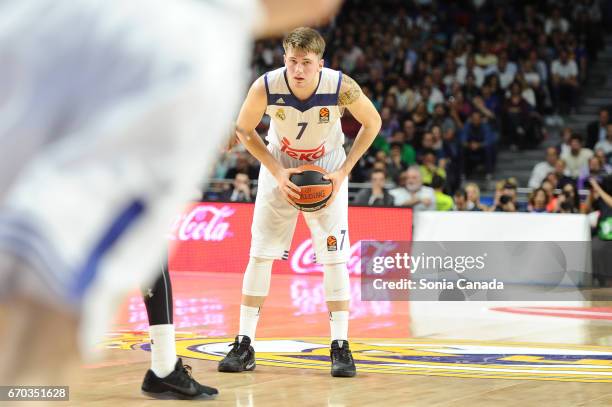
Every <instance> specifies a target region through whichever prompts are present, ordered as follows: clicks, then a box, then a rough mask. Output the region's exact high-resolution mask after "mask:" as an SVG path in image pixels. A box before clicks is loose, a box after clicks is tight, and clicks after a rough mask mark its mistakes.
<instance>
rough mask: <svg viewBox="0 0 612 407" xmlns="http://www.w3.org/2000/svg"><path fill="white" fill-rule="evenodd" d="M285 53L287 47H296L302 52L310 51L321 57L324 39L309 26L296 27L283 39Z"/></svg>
mask: <svg viewBox="0 0 612 407" xmlns="http://www.w3.org/2000/svg"><path fill="white" fill-rule="evenodd" d="M283 48H284V49H285V53H287V52H288V51H289V49H296V50H300V51H304V52H312V53H314V54H316V55H317V56H318V57H319V58H323V53H324V52H325V40H324V39H323V37H322V36H321V34H319V32H318V31H317V30H313V29H312V28H310V27H298V28H296V29H295V30H293V31H291V32H290V33H289V34H287V36H286V37H285V39H284V40H283Z"/></svg>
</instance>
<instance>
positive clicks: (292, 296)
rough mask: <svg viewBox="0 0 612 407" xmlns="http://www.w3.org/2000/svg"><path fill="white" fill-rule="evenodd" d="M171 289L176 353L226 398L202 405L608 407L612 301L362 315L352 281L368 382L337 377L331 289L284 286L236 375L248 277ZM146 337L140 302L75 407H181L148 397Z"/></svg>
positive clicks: (355, 335)
mask: <svg viewBox="0 0 612 407" xmlns="http://www.w3.org/2000/svg"><path fill="white" fill-rule="evenodd" d="M172 280H173V287H174V302H175V324H176V329H177V332H178V341H177V351H178V354H179V355H180V356H182V357H184V361H185V362H186V363H187V364H189V365H191V366H192V367H193V374H194V376H195V377H196V378H197V379H198V380H200V381H201V382H202V383H204V384H207V385H211V386H214V387H217V388H218V389H219V391H220V394H219V396H218V397H217V398H216V399H215V400H210V401H202V403H206V405H210V406H237V407H251V406H272V407H274V406H333V407H344V406H379V405H380V406H386V407H388V406H517V405H519V406H612V303H610V302H603V301H595V302H572V303H568V302H565V303H550V302H548V303H539V304H538V303H528V302H515V303H486V302H461V303H460V302H437V303H434V302H410V303H408V302H362V301H361V300H360V298H359V279H353V280H352V281H351V284H352V289H353V292H354V298H353V299H352V311H351V324H350V328H349V336H350V338H349V339H350V341H351V347H352V349H353V354H354V357H355V359H356V362H357V368H358V375H357V376H356V377H355V378H332V377H331V376H330V374H329V360H328V359H327V358H328V350H327V349H328V348H327V347H328V343H329V340H328V332H329V323H328V319H327V314H326V311H325V302H324V299H323V286H322V279H321V276H287V275H274V276H273V279H272V287H271V291H270V296H269V297H268V300H267V303H266V304H265V307H264V308H263V309H262V314H261V317H260V320H259V327H258V332H257V344H256V351H257V358H258V360H257V363H258V365H257V368H256V370H255V371H254V372H249V373H241V374H227V373H219V372H217V370H216V367H217V360H219V359H220V358H221V357H222V355H223V353H224V352H226V351H227V350H228V347H227V345H228V344H229V343H230V342H231V341H232V340H233V336H234V335H235V334H236V331H237V328H238V312H239V300H240V287H241V281H242V275H241V274H237V273H174V274H173V275H172ZM600 294H602V295H607V297H608V298H609V297H610V295H612V292H610V291H608V292H605V291H603V292H601V293H600ZM146 330H147V319H146V313H145V308H144V305H143V304H142V300H141V299H140V296H139V293H138V292H134V295H133V296H132V297H131V298H130V299H129V300H128V301H127V302H126V303H125V304H124V306H123V307H122V308H121V312H120V313H119V315H118V317H117V321H116V324H115V325H114V327H113V330H112V332H109V335H108V338H107V340H106V341H105V343H103V344H101V346H102V347H105V348H107V358H106V359H105V360H104V361H103V362H100V363H97V364H92V365H87V366H84V367H83V371H82V374H81V375H80V381H79V383H78V384H77V385H75V386H73V387H72V388H71V402H70V404H74V405H80V404H86V405H93V406H107V405H115V406H149V405H162V404H164V405H170V404H173V403H175V402H169V401H157V400H150V399H147V398H145V397H144V396H142V395H141V394H140V384H141V381H142V378H143V376H144V373H145V371H146V369H147V368H148V366H149V356H150V354H149V352H148V343H147V342H148V337H147V334H146ZM176 403H179V402H176ZM60 404H62V403H57V404H56V403H54V404H53V405H60Z"/></svg>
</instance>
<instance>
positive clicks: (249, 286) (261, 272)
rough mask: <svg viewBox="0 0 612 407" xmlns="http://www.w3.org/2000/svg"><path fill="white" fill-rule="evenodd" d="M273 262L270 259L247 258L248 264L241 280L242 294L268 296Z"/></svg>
mask: <svg viewBox="0 0 612 407" xmlns="http://www.w3.org/2000/svg"><path fill="white" fill-rule="evenodd" d="M273 262H274V260H272V259H263V258H260V257H251V258H249V264H248V265H247V267H246V271H245V272H244V278H243V280H242V294H244V295H251V296H256V297H265V296H267V295H268V292H269V291H270V277H271V275H272V263H273Z"/></svg>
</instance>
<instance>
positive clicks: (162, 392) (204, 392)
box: [141, 358, 219, 400]
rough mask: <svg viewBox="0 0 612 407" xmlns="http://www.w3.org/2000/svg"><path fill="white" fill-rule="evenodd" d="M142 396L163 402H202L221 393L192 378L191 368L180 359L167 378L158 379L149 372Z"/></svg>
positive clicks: (142, 387)
mask: <svg viewBox="0 0 612 407" xmlns="http://www.w3.org/2000/svg"><path fill="white" fill-rule="evenodd" d="M141 391H142V394H144V395H146V396H149V397H153V398H156V399H161V400H202V399H211V398H214V397H215V396H216V395H217V394H218V393H219V391H218V390H217V389H215V388H212V387H208V386H203V385H201V384H200V383H198V382H197V381H196V380H195V379H194V378H193V377H191V366H188V365H183V361H182V360H181V358H179V359H178V360H177V361H176V365H175V366H174V371H173V372H172V373H170V374H169V375H168V376H166V377H157V375H156V374H155V373H153V371H152V370H151V369H149V370H148V371H147V374H146V375H145V378H144V381H143V382H142V386H141Z"/></svg>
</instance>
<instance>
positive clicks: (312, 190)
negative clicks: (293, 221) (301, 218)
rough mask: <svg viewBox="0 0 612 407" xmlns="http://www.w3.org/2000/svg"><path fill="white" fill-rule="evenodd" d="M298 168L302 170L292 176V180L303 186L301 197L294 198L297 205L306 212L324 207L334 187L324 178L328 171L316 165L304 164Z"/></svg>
mask: <svg viewBox="0 0 612 407" xmlns="http://www.w3.org/2000/svg"><path fill="white" fill-rule="evenodd" d="M298 169H300V170H302V172H301V173H300V174H293V175H292V176H291V178H290V179H291V182H293V183H294V184H295V185H297V186H298V187H300V188H301V191H300V198H299V199H294V198H292V201H293V202H294V204H295V207H296V208H298V209H299V210H301V211H304V212H315V211H318V210H320V209H322V208H323V207H325V204H326V203H327V201H328V200H329V198H330V197H331V195H332V191H333V189H334V187H333V184H332V182H331V181H330V180H327V179H324V178H323V176H324V175H325V174H327V171H325V170H324V169H323V168H321V167H318V166H316V165H302V166H301V167H299V168H298Z"/></svg>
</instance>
